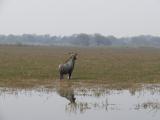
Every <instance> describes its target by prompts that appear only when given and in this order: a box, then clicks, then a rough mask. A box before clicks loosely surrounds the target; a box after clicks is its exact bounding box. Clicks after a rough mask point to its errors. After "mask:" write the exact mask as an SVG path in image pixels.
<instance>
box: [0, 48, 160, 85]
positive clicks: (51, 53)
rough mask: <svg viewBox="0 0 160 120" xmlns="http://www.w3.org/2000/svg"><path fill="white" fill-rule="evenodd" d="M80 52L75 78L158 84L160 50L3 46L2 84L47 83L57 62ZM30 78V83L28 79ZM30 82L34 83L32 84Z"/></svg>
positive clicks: (55, 71) (0, 52) (53, 77)
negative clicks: (72, 53) (71, 53)
mask: <svg viewBox="0 0 160 120" xmlns="http://www.w3.org/2000/svg"><path fill="white" fill-rule="evenodd" d="M71 51H73V52H77V53H78V60H77V61H76V65H75V70H74V72H73V77H72V80H73V81H79V80H81V81H89V80H92V81H106V82H108V83H159V82H160V49H156V48H74V47H72V48H67V47H44V46H36V47H35V46H7V45H6V46H5V45H1V46H0V80H1V85H3V84H15V83H17V84H23V81H25V84H27V83H28V84H31V83H37V84H45V83H51V81H54V80H58V79H59V75H58V65H59V64H60V63H63V62H64V61H65V60H66V59H67V58H68V56H69V54H68V53H69V52H71ZM27 81H28V82H27ZM30 82H31V83H30Z"/></svg>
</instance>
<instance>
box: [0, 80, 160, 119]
mask: <svg viewBox="0 0 160 120" xmlns="http://www.w3.org/2000/svg"><path fill="white" fill-rule="evenodd" d="M60 84H61V85H60ZM60 84H59V83H58V84H56V85H55V86H56V87H51V88H44V87H43V86H41V87H36V88H26V89H22V88H5V87H3V88H0V120H75V119H76V120H97V119H100V120H106V119H109V120H136V119H139V120H159V119H160V85H156V84H155V85H150V84H146V85H139V86H138V87H133V88H132V87H128V88H123V89H117V88H109V87H107V86H110V85H106V86H104V84H103V85H99V84H94V85H91V86H89V85H86V86H89V87H86V86H85V85H81V86H80V84H79V86H78V87H75V86H74V87H73V83H67V84H66V83H64V84H63V83H60Z"/></svg>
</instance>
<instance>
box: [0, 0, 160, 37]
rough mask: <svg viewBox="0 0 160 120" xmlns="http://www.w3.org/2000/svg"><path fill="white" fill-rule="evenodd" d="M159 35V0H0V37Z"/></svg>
mask: <svg viewBox="0 0 160 120" xmlns="http://www.w3.org/2000/svg"><path fill="white" fill-rule="evenodd" d="M23 33H36V34H51V35H70V34H74V33H89V34H92V33H101V34H103V35H115V36H118V37H121V36H133V35H140V34H151V35H160V0H0V34H23Z"/></svg>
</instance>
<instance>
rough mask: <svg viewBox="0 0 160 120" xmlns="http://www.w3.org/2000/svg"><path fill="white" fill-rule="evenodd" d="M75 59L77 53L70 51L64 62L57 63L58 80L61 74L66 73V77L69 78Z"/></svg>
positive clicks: (61, 76)
mask: <svg viewBox="0 0 160 120" xmlns="http://www.w3.org/2000/svg"><path fill="white" fill-rule="evenodd" d="M76 59H77V53H72V54H71V55H70V57H69V59H68V60H67V61H66V62H65V63H64V64H60V65H59V75H60V80H61V79H63V75H65V74H68V79H70V78H71V75H72V72H73V69H74V64H75V60H76Z"/></svg>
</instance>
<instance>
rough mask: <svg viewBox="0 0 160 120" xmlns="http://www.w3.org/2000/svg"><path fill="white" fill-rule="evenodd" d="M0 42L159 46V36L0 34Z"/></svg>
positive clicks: (83, 45) (18, 43)
mask: <svg viewBox="0 0 160 120" xmlns="http://www.w3.org/2000/svg"><path fill="white" fill-rule="evenodd" d="M0 44H12V45H47V46H48V45H57V46H81V47H96V46H115V47H160V37H158V36H151V35H140V36H134V37H123V38H116V37H114V36H103V35H101V34H91V35H90V34H85V33H81V34H73V35H71V36H51V35H36V34H23V35H0Z"/></svg>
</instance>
